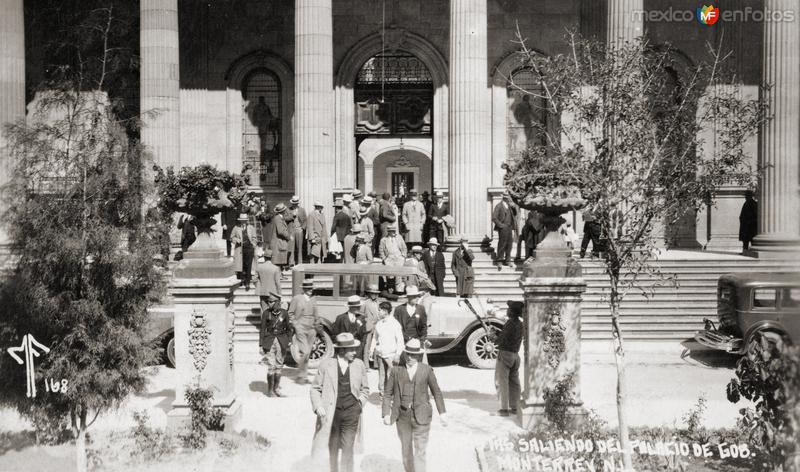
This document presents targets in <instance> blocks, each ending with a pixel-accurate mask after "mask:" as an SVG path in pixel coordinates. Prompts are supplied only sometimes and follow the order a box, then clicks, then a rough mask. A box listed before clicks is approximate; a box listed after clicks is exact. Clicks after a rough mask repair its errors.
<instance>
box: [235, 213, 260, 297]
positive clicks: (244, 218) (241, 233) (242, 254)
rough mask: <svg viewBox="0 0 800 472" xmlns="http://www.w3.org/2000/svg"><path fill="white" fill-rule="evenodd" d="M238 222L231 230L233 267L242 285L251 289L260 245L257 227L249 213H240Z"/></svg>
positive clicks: (246, 288)
mask: <svg viewBox="0 0 800 472" xmlns="http://www.w3.org/2000/svg"><path fill="white" fill-rule="evenodd" d="M237 222H238V224H237V225H236V227H235V228H233V231H231V242H232V243H233V267H234V270H235V271H236V272H237V275H239V278H240V279H241V280H242V287H244V289H245V290H250V280H251V278H252V276H253V274H252V272H253V259H254V258H255V254H256V246H257V245H258V242H259V241H258V235H257V234H256V229H255V228H254V227H253V225H251V224H250V217H249V216H248V215H247V213H242V214H240V215H239V219H238V220H237Z"/></svg>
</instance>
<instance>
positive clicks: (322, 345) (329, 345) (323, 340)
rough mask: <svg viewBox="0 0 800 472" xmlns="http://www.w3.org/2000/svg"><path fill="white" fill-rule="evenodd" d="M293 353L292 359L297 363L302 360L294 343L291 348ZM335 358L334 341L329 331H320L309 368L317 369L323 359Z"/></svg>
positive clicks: (312, 349) (312, 350) (309, 361)
mask: <svg viewBox="0 0 800 472" xmlns="http://www.w3.org/2000/svg"><path fill="white" fill-rule="evenodd" d="M289 350H290V351H291V353H292V359H294V361H295V363H297V359H299V358H300V352H299V351H298V350H297V347H296V345H295V344H294V343H292V345H291V346H290V347H289ZM329 357H333V340H332V339H331V337H330V335H329V334H328V333H327V331H324V330H323V331H320V332H318V333H317V339H315V340H314V346H313V347H312V348H311V356H310V357H309V358H308V368H316V367H317V366H318V365H319V363H320V362H321V361H322V360H323V359H327V358H329Z"/></svg>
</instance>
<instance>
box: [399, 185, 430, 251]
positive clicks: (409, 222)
mask: <svg viewBox="0 0 800 472" xmlns="http://www.w3.org/2000/svg"><path fill="white" fill-rule="evenodd" d="M410 193H411V199H410V200H409V201H407V202H405V203H404V204H403V224H405V225H406V245H407V246H408V247H409V248H411V247H413V246H414V245H415V244H422V227H423V226H424V225H425V205H423V204H422V202H421V201H419V200H418V199H417V191H416V189H411V192H410Z"/></svg>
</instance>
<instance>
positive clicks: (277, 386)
mask: <svg viewBox="0 0 800 472" xmlns="http://www.w3.org/2000/svg"><path fill="white" fill-rule="evenodd" d="M272 377H273V381H272V396H274V397H282V396H283V394H281V374H272Z"/></svg>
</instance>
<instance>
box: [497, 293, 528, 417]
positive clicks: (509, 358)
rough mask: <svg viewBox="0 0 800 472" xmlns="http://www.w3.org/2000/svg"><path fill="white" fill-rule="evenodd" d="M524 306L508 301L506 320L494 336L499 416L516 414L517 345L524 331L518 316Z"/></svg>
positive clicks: (517, 397)
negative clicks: (496, 348)
mask: <svg viewBox="0 0 800 472" xmlns="http://www.w3.org/2000/svg"><path fill="white" fill-rule="evenodd" d="M524 307H525V304H524V303H522V302H520V301H512V300H509V301H508V310H507V311H506V314H507V315H508V320H507V321H506V324H505V325H504V326H503V330H502V331H500V334H499V335H497V336H496V338H495V343H496V344H497V347H498V352H497V365H496V367H495V370H494V383H495V386H496V387H497V396H498V397H499V399H500V410H498V412H497V413H498V414H499V415H500V416H508V415H509V414H512V415H516V414H517V403H518V402H519V400H520V394H521V393H520V392H521V386H520V382H519V366H520V359H519V347H520V345H521V344H522V336H523V332H524V327H523V326H522V321H521V319H520V317H521V316H522V310H523V308H524ZM492 337H495V336H494V335H493V336H492Z"/></svg>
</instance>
